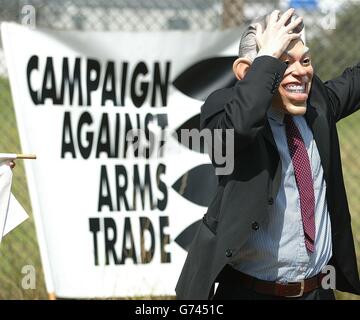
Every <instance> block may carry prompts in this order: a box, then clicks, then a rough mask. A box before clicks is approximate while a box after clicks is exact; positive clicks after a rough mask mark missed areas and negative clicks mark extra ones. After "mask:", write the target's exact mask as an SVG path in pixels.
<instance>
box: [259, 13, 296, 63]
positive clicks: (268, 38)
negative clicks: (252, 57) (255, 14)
mask: <svg viewBox="0 0 360 320" xmlns="http://www.w3.org/2000/svg"><path fill="white" fill-rule="evenodd" d="M279 13H280V11H279V10H275V11H273V12H272V13H271V15H270V17H269V21H268V23H267V26H266V28H265V30H262V26H261V24H257V27H256V42H257V45H258V47H259V49H260V50H259V55H270V56H273V57H275V58H279V57H280V56H281V55H282V54H283V52H284V51H285V50H286V48H287V47H288V46H289V44H290V42H291V41H292V40H295V39H299V38H300V31H301V30H302V27H303V25H302V20H303V19H302V17H298V18H296V19H295V20H293V21H292V19H291V17H292V15H293V14H294V9H289V10H287V11H286V12H285V13H284V14H283V15H282V16H281V17H279Z"/></svg>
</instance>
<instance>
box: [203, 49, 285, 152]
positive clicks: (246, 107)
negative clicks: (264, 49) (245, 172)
mask: <svg viewBox="0 0 360 320" xmlns="http://www.w3.org/2000/svg"><path fill="white" fill-rule="evenodd" d="M285 70H286V65H285V64H284V63H283V62H281V61H280V60H279V59H276V58H273V57H270V56H261V57H258V58H256V59H255V60H254V62H253V64H252V65H251V66H250V68H249V70H248V72H247V74H246V76H245V78H244V79H243V80H240V81H238V82H237V83H236V85H235V86H234V87H233V88H231V89H222V90H219V91H216V92H214V93H213V94H211V95H210V96H209V97H208V99H207V100H206V101H205V103H204V105H203V106H202V108H201V114H200V127H201V129H204V128H207V129H210V130H211V131H213V130H214V129H221V130H222V132H224V129H225V130H226V129H233V130H232V132H233V134H234V142H235V147H236V148H235V154H236V153H237V152H239V151H240V150H241V149H243V148H244V147H246V146H247V145H248V144H250V143H251V142H252V141H253V139H255V137H256V135H257V134H258V132H259V130H261V129H262V128H263V127H264V125H265V119H266V112H267V110H268V108H269V107H270V106H271V101H272V97H273V95H274V93H275V92H276V90H277V88H278V86H279V84H280V82H281V80H282V78H283V75H284V72H285ZM224 136H225V135H224V134H223V138H222V139H224ZM222 145H223V147H224V140H223V141H222Z"/></svg>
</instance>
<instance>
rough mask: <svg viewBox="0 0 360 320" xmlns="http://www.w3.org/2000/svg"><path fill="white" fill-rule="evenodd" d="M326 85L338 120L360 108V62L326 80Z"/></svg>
mask: <svg viewBox="0 0 360 320" xmlns="http://www.w3.org/2000/svg"><path fill="white" fill-rule="evenodd" d="M325 87H326V89H327V92H328V96H329V98H330V104H331V108H332V111H333V114H334V116H335V119H336V121H339V120H341V119H342V118H345V117H347V116H348V115H350V114H352V113H353V112H355V111H357V110H358V109H359V108H360V63H359V64H357V65H356V66H354V67H351V68H347V69H345V71H344V72H343V74H342V75H341V76H339V77H337V78H335V79H333V80H329V81H327V82H325Z"/></svg>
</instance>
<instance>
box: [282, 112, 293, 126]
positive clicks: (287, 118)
mask: <svg viewBox="0 0 360 320" xmlns="http://www.w3.org/2000/svg"><path fill="white" fill-rule="evenodd" d="M284 123H285V124H288V125H289V124H293V123H294V120H293V117H292V115H290V114H285V115H284Z"/></svg>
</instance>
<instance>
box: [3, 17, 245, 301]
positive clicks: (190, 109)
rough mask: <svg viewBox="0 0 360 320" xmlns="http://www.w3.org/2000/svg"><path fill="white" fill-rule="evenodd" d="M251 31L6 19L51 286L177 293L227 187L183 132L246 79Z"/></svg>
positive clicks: (70, 292) (63, 291)
mask: <svg viewBox="0 0 360 320" xmlns="http://www.w3.org/2000/svg"><path fill="white" fill-rule="evenodd" d="M239 34H240V31H239V30H230V31H226V32H151V33H133V32H75V31H74V32H71V31H67V32H65V31H50V30H30V29H27V28H25V27H22V26H19V25H16V24H5V23H4V24H2V39H3V43H4V50H5V57H6V62H7V66H8V71H9V77H10V84H11V89H12V95H13V99H14V105H15V110H16V116H17V123H18V126H19V132H20V138H21V143H22V148H23V150H31V151H32V152H35V153H36V155H37V160H36V161H28V162H26V163H25V165H26V173H27V178H28V182H29V189H30V193H31V194H30V196H31V201H32V207H33V213H34V216H35V222H36V228H37V234H38V240H39V245H40V250H41V256H42V261H43V267H44V270H45V277H46V282H47V288H48V291H50V292H52V291H54V292H55V294H56V296H59V297H111V296H140V295H173V294H174V293H175V291H174V289H175V285H176V282H177V279H178V276H179V274H180V270H181V268H182V265H183V263H184V260H185V257H186V249H187V247H188V245H189V241H191V237H192V236H193V233H194V230H195V229H196V228H195V225H194V224H193V223H194V222H196V221H199V220H200V219H201V218H202V216H203V215H204V214H205V212H206V206H207V205H208V204H209V199H210V198H211V196H212V194H213V191H214V185H215V184H216V177H215V176H214V175H213V173H212V172H211V170H212V169H211V165H210V164H209V163H210V160H209V157H208V155H207V154H205V153H204V152H203V150H200V149H199V150H194V148H192V149H190V148H188V147H186V146H185V145H184V144H182V143H180V142H182V141H180V142H179V139H177V138H176V133H177V132H179V128H185V129H186V128H194V127H198V125H199V124H198V123H199V112H200V107H201V105H202V103H203V100H204V98H205V96H206V95H207V94H208V93H209V92H211V91H212V90H214V89H216V88H217V87H220V86H225V85H228V84H230V83H233V81H234V79H233V76H232V75H231V73H232V71H231V65H232V63H231V62H232V60H233V58H229V56H234V55H236V54H237V42H238V38H239ZM224 57H227V59H223V58H224ZM224 65H226V68H225V67H224ZM209 66H215V67H216V68H215V69H216V70H217V71H216V72H215V73H212V72H211V70H210V67H209Z"/></svg>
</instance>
